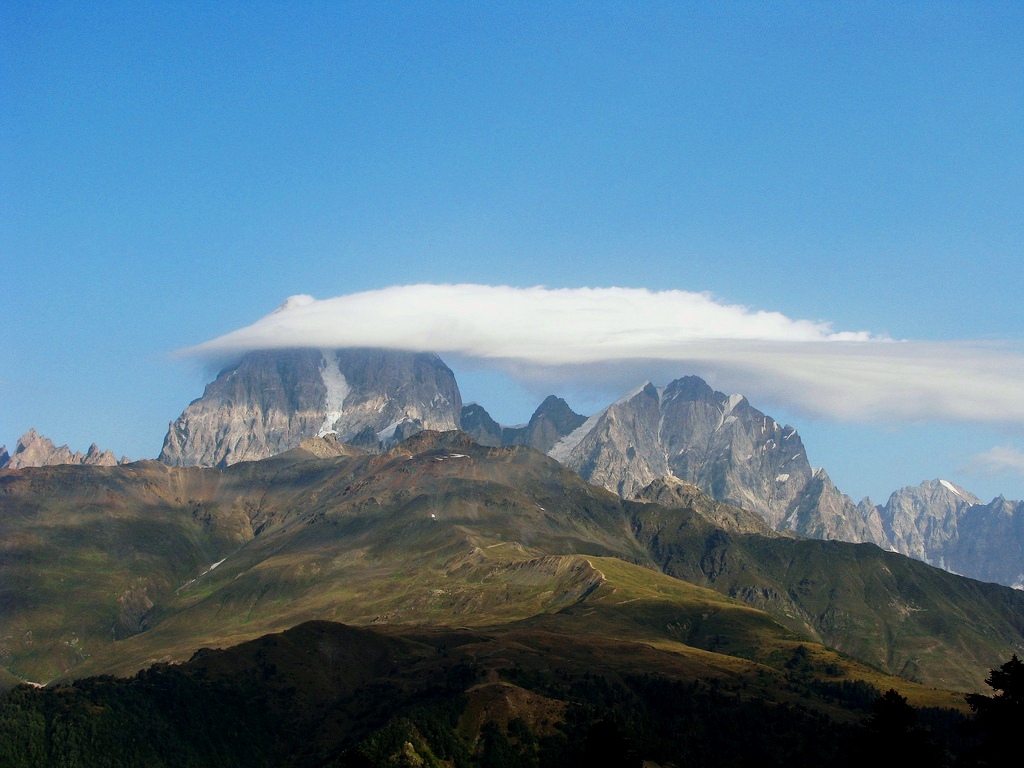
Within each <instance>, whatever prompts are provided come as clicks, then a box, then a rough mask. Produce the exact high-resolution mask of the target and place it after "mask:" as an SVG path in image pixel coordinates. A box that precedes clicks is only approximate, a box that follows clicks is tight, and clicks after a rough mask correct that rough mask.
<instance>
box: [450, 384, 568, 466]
mask: <svg viewBox="0 0 1024 768" xmlns="http://www.w3.org/2000/svg"><path fill="white" fill-rule="evenodd" d="M586 420H587V417H586V416H581V415H580V414H578V413H575V412H574V411H573V410H572V408H570V407H569V404H568V403H566V402H565V400H563V399H562V398H560V397H555V396H554V395H548V396H547V397H546V398H545V399H544V402H543V403H541V404H540V406H539V407H538V408H537V410H536V411H534V413H533V416H531V417H530V421H529V423H527V424H523V425H521V426H516V427H503V426H502V425H500V424H499V423H498V422H496V421H495V420H494V419H493V418H491V415H490V414H489V413H487V411H486V410H484V409H483V407H482V406H480V405H478V404H477V403H470V404H469V405H467V406H464V407H463V409H462V429H463V431H464V432H466V434H468V435H469V436H470V437H472V438H473V439H474V440H475V441H476V442H478V443H480V445H489V446H508V445H528V446H530V447H531V448H536V449H537V450H538V451H540V452H541V453H547V452H548V451H549V450H551V448H552V447H553V446H554V444H555V443H557V442H558V441H559V440H561V439H562V438H563V437H565V436H566V435H568V434H570V433H571V432H573V430H575V429H577V428H579V427H580V426H581V425H582V424H583V422H585V421H586Z"/></svg>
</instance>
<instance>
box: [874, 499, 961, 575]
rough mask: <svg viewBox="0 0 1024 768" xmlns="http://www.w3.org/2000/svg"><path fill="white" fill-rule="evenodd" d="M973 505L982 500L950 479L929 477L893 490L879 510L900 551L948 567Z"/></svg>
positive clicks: (885, 527) (892, 541)
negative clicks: (961, 521)
mask: <svg viewBox="0 0 1024 768" xmlns="http://www.w3.org/2000/svg"><path fill="white" fill-rule="evenodd" d="M972 504H981V500H980V499H978V498H977V497H976V496H974V495H973V494H971V493H968V492H967V491H965V490H964V489H963V488H960V487H959V486H956V485H954V484H953V483H950V482H949V481H947V480H929V481H928V482H925V483H921V485H918V486H908V487H906V488H901V489H900V490H898V491H896V492H894V493H893V494H892V495H891V496H890V497H889V501H888V502H886V504H885V506H884V507H882V508H881V509H880V510H879V513H880V515H881V518H882V525H883V526H884V529H885V533H886V536H887V537H888V539H889V541H890V542H891V543H892V546H893V548H894V549H895V550H896V551H897V552H901V553H902V554H904V555H910V556H911V557H913V558H916V559H918V560H923V561H924V562H926V563H931V564H932V565H937V566H939V567H940V568H945V567H946V565H945V557H946V554H947V550H948V548H949V546H950V544H951V543H952V542H955V541H956V540H957V539H958V538H959V534H958V531H957V527H958V526H957V523H958V520H959V518H960V516H961V515H962V514H963V512H964V511H965V510H966V508H967V507H970V506H971V505H972Z"/></svg>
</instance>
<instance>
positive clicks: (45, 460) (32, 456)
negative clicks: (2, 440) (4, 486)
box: [0, 429, 128, 469]
mask: <svg viewBox="0 0 1024 768" xmlns="http://www.w3.org/2000/svg"><path fill="white" fill-rule="evenodd" d="M127 463H128V459H127V458H126V457H124V456H122V457H121V458H120V459H118V458H117V457H116V456H115V455H114V454H113V452H111V451H103V450H100V449H99V447H97V445H96V443H93V444H92V445H90V446H89V450H88V451H86V452H85V453H80V452H79V451H72V450H71V449H70V448H68V447H67V446H66V445H61V446H57V445H54V444H53V441H52V440H50V439H49V438H48V437H44V436H43V435H40V434H39V433H38V432H36V431H35V430H34V429H30V430H29V431H28V432H26V433H25V434H24V435H22V436H21V437H20V438H18V444H17V445H16V446H15V447H14V454H13V455H11V454H8V453H7V447H6V446H4V447H0V469H23V468H24V467H52V466H56V465H58V464H82V465H91V466H100V467H113V466H116V465H117V464H127Z"/></svg>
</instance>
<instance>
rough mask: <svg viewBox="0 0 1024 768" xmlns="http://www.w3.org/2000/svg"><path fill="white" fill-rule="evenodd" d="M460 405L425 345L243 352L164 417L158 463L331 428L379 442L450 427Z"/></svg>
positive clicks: (256, 455)
mask: <svg viewBox="0 0 1024 768" xmlns="http://www.w3.org/2000/svg"><path fill="white" fill-rule="evenodd" d="M461 410H462V397H461V395H460V394H459V388H458V385H457V384H456V382H455V376H454V374H453V373H452V371H451V369H449V368H448V366H447V365H445V364H444V362H442V361H441V359H440V358H439V357H438V356H437V355H435V354H432V353H417V352H403V351H394V350H383V349H339V350H317V349H286V350H268V351H259V352H250V353H248V354H247V355H245V356H244V357H242V359H241V360H240V361H239V362H238V363H236V364H235V365H233V366H230V367H229V368H227V369H225V370H223V371H221V373H220V374H219V375H218V376H217V378H216V379H215V380H214V381H212V382H211V383H210V384H208V385H207V386H206V390H205V391H204V393H203V396H202V397H201V398H199V399H198V400H195V401H193V402H192V404H191V405H189V406H188V408H186V409H185V410H184V412H182V414H181V416H179V417H178V418H177V419H176V420H175V421H174V422H173V423H171V425H170V426H169V428H168V432H167V436H166V438H165V439H164V446H163V450H161V452H160V461H163V462H164V463H166V464H171V465H178V466H185V465H203V466H226V465H229V464H235V463H237V462H240V461H252V460H256V459H261V458H266V457H267V456H272V455H274V454H277V453H282V452H284V451H287V450H289V449H291V448H294V447H296V446H298V445H299V444H300V443H301V442H302V441H303V440H306V439H308V438H310V437H315V436H321V437H323V436H326V435H330V434H335V435H337V436H338V439H339V440H341V441H342V442H347V443H354V444H357V445H360V446H363V447H366V448H369V449H372V450H378V449H380V448H387V447H389V446H390V445H394V444H396V443H397V442H400V441H401V440H402V439H404V438H406V437H409V436H410V435H412V434H415V433H416V432H418V431H420V430H422V429H437V430H450V429H457V428H458V427H459V423H460V414H461Z"/></svg>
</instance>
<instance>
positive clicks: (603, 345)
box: [185, 285, 1024, 424]
mask: <svg viewBox="0 0 1024 768" xmlns="http://www.w3.org/2000/svg"><path fill="white" fill-rule="evenodd" d="M286 347H321V348H330V347H385V348H391V349H407V350H430V351H434V352H438V353H439V354H441V355H442V356H448V357H450V358H454V359H462V360H470V361H475V362H476V363H479V364H486V365H490V366H493V367H498V368H501V369H503V370H506V371H508V372H509V373H510V374H512V375H513V376H516V377H517V378H519V379H521V380H527V381H533V382H535V383H537V382H543V383H551V384H554V383H556V382H560V383H575V384H577V385H579V384H580V382H590V383H592V385H593V386H595V387H598V386H606V387H609V386H611V387H621V388H627V387H629V386H631V385H632V384H634V383H636V381H637V380H640V379H642V378H651V379H654V380H656V381H660V382H662V383H664V382H666V381H668V380H669V379H672V378H676V377H678V376H681V375H685V374H690V373H695V374H699V375H702V376H704V377H705V378H708V379H709V381H710V382H711V383H712V384H715V385H716V386H718V387H719V388H723V389H726V388H727V389H729V390H730V391H743V392H744V393H745V394H747V395H749V396H756V397H759V398H764V399H765V400H770V401H771V402H772V403H774V404H783V405H786V406H788V407H790V408H793V409H795V410H800V411H803V412H805V413H808V414H811V415H820V416H825V417H830V418H839V419H845V420H889V419H898V420H921V419H961V420H969V421H982V422H995V421H1011V422H1014V423H1018V424H1024V397H1022V396H1021V395H1022V391H1024V387H1022V385H1021V382H1022V381H1024V355H1022V354H1021V353H1020V351H1019V350H1017V349H1015V348H1009V347H1005V346H1004V347H999V346H994V345H981V344H970V343H962V342H961V343H954V342H948V343H946V342H894V341H891V340H889V339H886V338H880V337H877V336H873V335H871V334H870V333H867V332H864V331H855V332H837V331H835V330H833V328H832V327H831V325H830V324H829V323H826V322H820V321H811V320H794V319H791V318H789V317H786V316H785V315H783V314H780V313H778V312H764V311H757V310H752V309H749V308H747V307H744V306H740V305H735V304H725V303H722V302H719V301H716V300H715V299H714V298H713V297H711V296H710V295H708V294H705V293H692V292H687V291H649V290H645V289H635V288H576V289H556V290H549V289H545V288H540V287H537V288H511V287H504V286H497V287H495V286H485V285H410V286H398V287H392V288H384V289H381V290H376V291H367V292H364V293H355V294H350V295H347V296H340V297H337V298H333V299H325V300H320V301H317V300H315V299H313V298H312V297H310V296H293V297H291V298H290V299H288V301H286V302H285V304H284V305H282V306H281V307H280V308H279V309H277V310H275V311H274V312H272V313H271V314H269V315H267V316H266V317H264V318H262V319H260V320H258V321H257V322H255V323H253V324H252V325H250V326H248V327H246V328H242V329H239V330H237V331H234V332H232V333H229V334H226V335H224V336H221V337H219V338H217V339H213V340H212V341H208V342H206V343H204V344H201V345H199V346H197V347H193V348H192V349H189V350H185V354H191V355H198V356H204V355H205V356H224V355H226V354H237V353H239V352H242V351H249V350H254V349H274V348H286Z"/></svg>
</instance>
